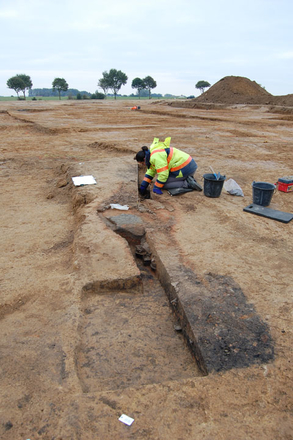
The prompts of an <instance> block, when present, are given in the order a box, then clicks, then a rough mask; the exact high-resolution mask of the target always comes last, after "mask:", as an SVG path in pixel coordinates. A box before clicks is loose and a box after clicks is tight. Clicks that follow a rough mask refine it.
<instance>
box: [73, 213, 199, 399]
mask: <svg viewBox="0 0 293 440" xmlns="http://www.w3.org/2000/svg"><path fill="white" fill-rule="evenodd" d="M120 217H121V216H120ZM122 217H123V216H122ZM130 217H132V219H133V218H134V217H135V216H128V218H129V219H130ZM115 218H116V219H118V218H119V216H118V217H115ZM120 220H121V218H120ZM106 221H107V224H108V225H111V226H110V227H111V228H112V229H114V231H115V232H116V233H117V234H119V235H121V236H122V237H124V238H125V239H126V240H127V241H128V243H129V246H130V249H131V250H132V252H133V255H134V258H135V260H136V263H137V265H138V268H139V270H140V278H141V283H142V289H141V292H139V290H138V289H137V288H135V289H134V290H133V291H132V290H131V289H128V288H126V289H121V284H120V283H118V284H117V286H115V285H114V283H112V285H111V288H110V289H106V288H103V289H100V288H98V289H88V288H87V289H83V292H82V310H81V312H82V313H81V319H80V323H79V329H78V331H79V338H80V343H79V346H78V348H77V352H76V366H77V374H78V377H79V380H80V383H81V386H82V389H83V392H85V393H87V392H92V391H94V390H96V391H97V390H99V391H109V390H115V389H123V388H126V387H129V386H131V387H140V386H144V385H148V384H154V383H162V382H166V381H171V380H181V379H184V378H190V377H192V378H194V377H197V376H200V375H201V373H200V370H199V369H198V367H197V365H196V363H195V361H194V358H193V356H192V354H191V352H190V350H189V349H188V347H187V345H186V343H185V341H184V336H183V334H182V331H180V330H181V327H180V324H179V323H178V319H177V317H176V316H175V315H174V313H173V310H172V309H171V307H170V304H169V302H168V298H167V296H166V293H165V290H164V289H163V287H162V286H161V283H160V281H159V280H158V277H157V276H156V271H154V270H153V269H151V267H150V265H145V260H144V259H143V258H139V257H138V256H136V253H135V249H136V248H137V246H140V245H141V243H145V234H144V232H143V231H142V229H141V228H139V227H137V225H136V228H135V231H136V233H135V232H134V231H131V228H132V227H133V224H130V227H129V228H128V229H125V228H123V227H119V226H117V223H116V225H115V222H113V219H112V221H111V219H110V220H106ZM122 221H124V217H123V219H122ZM128 221H130V220H128ZM138 230H139V231H140V232H139V233H138V232H137V231H138ZM148 263H149V261H148ZM121 264H123V262H121Z"/></svg>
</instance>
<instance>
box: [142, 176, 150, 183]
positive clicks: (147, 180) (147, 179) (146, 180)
mask: <svg viewBox="0 0 293 440" xmlns="http://www.w3.org/2000/svg"><path fill="white" fill-rule="evenodd" d="M143 180H144V181H145V182H148V183H151V181H152V179H149V178H148V177H144V178H143Z"/></svg>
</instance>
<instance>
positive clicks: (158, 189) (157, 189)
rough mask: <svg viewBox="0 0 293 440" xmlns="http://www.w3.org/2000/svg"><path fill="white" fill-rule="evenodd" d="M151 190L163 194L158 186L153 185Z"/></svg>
mask: <svg viewBox="0 0 293 440" xmlns="http://www.w3.org/2000/svg"><path fill="white" fill-rule="evenodd" d="M153 192H154V193H155V194H159V195H161V194H163V191H161V190H160V188H156V187H154V189H153Z"/></svg>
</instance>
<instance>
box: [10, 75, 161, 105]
mask: <svg viewBox="0 0 293 440" xmlns="http://www.w3.org/2000/svg"><path fill="white" fill-rule="evenodd" d="M127 80H128V77H127V75H126V74H125V73H124V72H122V71H121V70H116V69H111V70H109V72H103V77H102V78H100V79H99V82H98V87H100V88H101V89H102V90H103V91H104V94H105V95H107V92H108V90H109V89H110V90H112V91H113V94H114V98H115V99H116V96H117V93H118V92H119V90H120V89H121V87H122V86H123V85H125V84H126V83H127ZM32 86H33V83H32V80H31V78H30V76H28V75H25V74H18V75H15V76H13V77H11V78H9V79H8V81H7V87H8V88H9V89H13V90H14V91H15V92H16V93H17V96H18V98H19V93H20V92H22V93H23V98H24V99H25V98H26V91H27V90H30V89H31V88H32ZM155 87H157V83H156V81H155V80H154V79H153V78H152V77H151V76H147V77H145V78H144V79H140V78H135V79H134V80H133V81H132V88H134V89H137V92H138V95H139V97H140V92H141V90H144V89H147V90H148V93H149V98H150V97H151V89H153V88H155ZM52 90H53V92H56V91H57V93H58V95H59V99H61V92H65V91H67V90H68V84H67V82H66V80H65V79H64V78H55V79H54V81H53V82H52Z"/></svg>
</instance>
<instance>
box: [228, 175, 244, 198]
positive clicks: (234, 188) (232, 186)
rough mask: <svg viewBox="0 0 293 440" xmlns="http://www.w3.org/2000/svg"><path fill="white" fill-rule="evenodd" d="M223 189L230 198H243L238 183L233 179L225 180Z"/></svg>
mask: <svg viewBox="0 0 293 440" xmlns="http://www.w3.org/2000/svg"><path fill="white" fill-rule="evenodd" d="M224 189H225V190H226V191H227V193H229V194H231V195H232V196H241V197H244V194H243V191H242V189H241V188H240V186H239V185H238V183H236V182H235V180H233V179H228V180H225V182H224Z"/></svg>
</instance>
